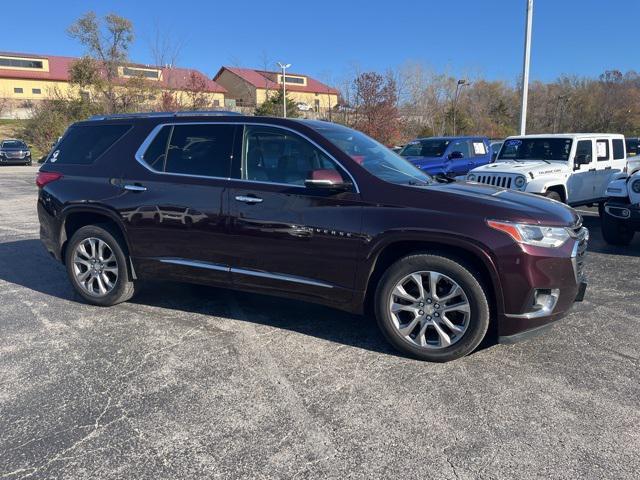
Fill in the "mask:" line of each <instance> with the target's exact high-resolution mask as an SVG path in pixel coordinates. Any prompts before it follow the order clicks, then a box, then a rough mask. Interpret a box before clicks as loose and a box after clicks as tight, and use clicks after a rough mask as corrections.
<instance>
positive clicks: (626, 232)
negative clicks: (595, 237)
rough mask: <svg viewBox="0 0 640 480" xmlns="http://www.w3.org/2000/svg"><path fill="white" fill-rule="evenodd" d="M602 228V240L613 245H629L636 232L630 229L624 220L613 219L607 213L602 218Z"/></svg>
mask: <svg viewBox="0 0 640 480" xmlns="http://www.w3.org/2000/svg"><path fill="white" fill-rule="evenodd" d="M600 228H601V229H602V238H604V240H605V242H607V243H609V244H611V245H622V246H626V245H629V244H630V243H631V241H632V240H633V236H634V235H635V232H634V231H633V230H631V229H630V228H629V226H628V225H627V224H626V223H625V222H624V220H619V219H617V218H615V217H612V216H611V215H609V214H608V213H606V211H605V213H604V215H603V216H602V217H601V218H600Z"/></svg>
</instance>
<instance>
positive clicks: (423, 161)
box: [403, 156, 450, 175]
mask: <svg viewBox="0 0 640 480" xmlns="http://www.w3.org/2000/svg"><path fill="white" fill-rule="evenodd" d="M403 158H404V159H405V160H408V161H409V162H411V164H412V165H413V166H415V167H417V168H419V169H420V170H422V171H423V172H427V173H428V174H430V175H435V174H436V173H444V172H445V171H446V170H447V169H448V166H449V165H450V162H447V161H446V160H445V158H444V157H415V156H409V157H403Z"/></svg>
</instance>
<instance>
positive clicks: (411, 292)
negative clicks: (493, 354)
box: [375, 254, 489, 362]
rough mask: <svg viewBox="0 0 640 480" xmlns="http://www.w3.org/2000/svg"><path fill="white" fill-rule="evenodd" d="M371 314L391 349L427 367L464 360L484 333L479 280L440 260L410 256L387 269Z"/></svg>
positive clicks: (459, 266) (485, 323)
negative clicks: (394, 348)
mask: <svg viewBox="0 0 640 480" xmlns="http://www.w3.org/2000/svg"><path fill="white" fill-rule="evenodd" d="M375 310H376V318H377V320H378V325H379V327H380V329H381V330H382V333H383V334H384V335H385V337H386V338H387V340H389V342H390V343H391V344H392V345H393V346H394V347H396V348H397V349H398V350H400V351H401V352H403V353H406V354H409V355H411V356H413V357H415V358H419V359H421V360H429V361H433V362H447V361H450V360H455V359H457V358H460V357H463V356H465V355H468V354H469V353H471V352H472V351H473V350H474V349H475V348H476V347H477V346H478V345H479V344H480V342H481V341H482V339H483V338H484V336H485V334H486V332H487V329H488V327H489V303H488V301H487V295H486V293H485V291H484V290H483V288H482V285H481V283H480V280H479V275H478V274H477V273H475V272H474V271H473V269H471V268H469V267H467V266H466V265H464V264H463V263H462V262H459V261H458V260H454V259H452V258H447V257H444V256H440V255H432V254H416V255H410V256H407V257H404V258H402V259H400V260H398V261H397V262H396V263H394V264H393V265H392V266H391V267H389V269H388V270H387V272H386V273H385V274H384V276H383V277H382V279H381V280H380V283H379V284H378V288H377V289H376V296H375Z"/></svg>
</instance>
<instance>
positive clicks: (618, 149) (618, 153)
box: [611, 138, 624, 160]
mask: <svg viewBox="0 0 640 480" xmlns="http://www.w3.org/2000/svg"><path fill="white" fill-rule="evenodd" d="M611 143H613V159H614V160H623V159H624V143H623V141H622V139H620V138H616V139H614V140H613V141H612V142H611Z"/></svg>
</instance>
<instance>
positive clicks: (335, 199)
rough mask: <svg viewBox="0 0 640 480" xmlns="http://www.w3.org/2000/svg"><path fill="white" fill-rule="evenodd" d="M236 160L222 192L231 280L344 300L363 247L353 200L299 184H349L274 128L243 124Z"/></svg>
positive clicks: (325, 160) (303, 144)
mask: <svg viewBox="0 0 640 480" xmlns="http://www.w3.org/2000/svg"><path fill="white" fill-rule="evenodd" d="M239 161H240V163H241V168H238V169H237V171H239V172H240V171H241V172H242V173H241V176H242V178H241V179H238V180H236V181H234V182H233V185H232V186H231V187H230V189H229V193H228V197H229V216H230V226H229V234H230V243H231V245H233V247H234V252H235V256H236V258H235V259H234V261H233V263H232V271H231V272H232V278H233V281H234V282H235V283H237V284H239V285H241V286H243V287H245V288H251V289H258V290H278V291H281V292H291V293H295V294H298V295H305V296H314V297H321V298H325V299H331V301H332V302H335V303H344V302H348V301H349V300H350V299H351V297H352V289H353V286H354V281H355V273H356V272H355V269H356V265H357V263H358V262H357V260H358V258H359V256H360V255H362V251H363V249H364V243H363V241H362V239H361V237H360V230H361V215H362V212H361V206H360V200H359V199H360V196H359V194H358V193H355V192H354V191H353V190H355V188H354V187H346V189H343V190H336V189H330V188H327V187H324V188H323V187H318V186H307V185H306V184H305V182H306V180H309V179H311V178H312V177H313V178H315V177H314V175H313V173H314V172H315V173H323V174H324V175H327V174H328V173H330V174H331V175H330V177H331V178H337V179H340V178H342V179H343V181H350V178H349V177H348V176H347V175H346V173H345V172H344V171H342V170H341V168H340V166H339V165H338V164H337V163H335V161H334V160H333V159H331V158H330V157H329V156H328V155H327V154H326V152H324V151H322V150H321V149H320V148H319V147H318V146H317V145H315V144H312V143H311V142H310V141H308V140H307V139H306V138H303V137H302V136H300V135H298V134H297V133H295V132H292V131H290V130H286V129H281V128H275V127H266V126H259V125H247V126H245V131H244V135H243V146H242V155H241V159H240V160H239ZM345 190H346V191H345Z"/></svg>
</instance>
